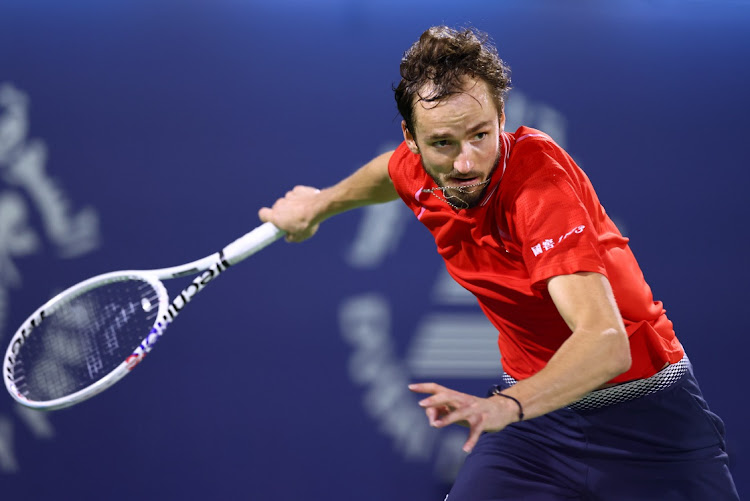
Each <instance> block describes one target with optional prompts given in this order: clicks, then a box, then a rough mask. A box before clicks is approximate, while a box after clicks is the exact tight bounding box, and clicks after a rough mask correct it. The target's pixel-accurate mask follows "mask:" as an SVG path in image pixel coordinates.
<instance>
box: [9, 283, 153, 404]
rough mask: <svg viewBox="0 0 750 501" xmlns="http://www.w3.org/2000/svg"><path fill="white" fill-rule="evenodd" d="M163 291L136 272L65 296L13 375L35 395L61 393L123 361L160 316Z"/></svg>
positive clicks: (40, 398)
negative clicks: (161, 293) (129, 277)
mask: <svg viewBox="0 0 750 501" xmlns="http://www.w3.org/2000/svg"><path fill="white" fill-rule="evenodd" d="M159 301H160V295H159V291H157V290H156V289H155V288H154V287H153V286H152V285H151V284H150V283H149V282H147V281H144V280H140V279H137V278H131V279H125V280H123V279H120V280H118V281H114V282H105V283H102V284H99V285H98V286H97V287H94V288H92V289H89V290H88V291H86V292H84V293H83V294H81V295H78V296H76V297H74V298H71V299H69V300H65V299H63V300H62V302H61V303H60V304H58V305H57V306H56V308H55V309H54V311H53V312H52V313H49V314H48V315H47V316H45V319H44V321H43V322H41V324H39V325H38V326H37V327H35V328H34V329H33V330H32V331H31V333H30V335H29V337H28V338H27V340H26V342H25V343H24V344H23V347H22V348H21V350H20V351H19V353H18V357H17V360H16V367H15V370H14V374H13V375H14V379H15V383H16V386H17V388H18V390H19V391H20V392H21V393H22V394H24V395H25V396H26V397H27V398H28V399H30V400H36V401H45V400H53V399H56V398H61V397H64V396H67V395H70V394H72V393H75V392H76V391H79V390H81V389H83V388H86V387H87V386H90V385H91V384H93V383H95V382H96V381H98V380H99V379H101V378H102V377H104V376H106V375H107V374H109V373H110V372H111V371H112V370H114V369H115V368H116V367H117V366H119V365H120V364H121V363H122V362H123V361H124V360H125V359H126V358H127V357H128V356H129V355H130V354H131V353H132V351H133V349H134V348H135V347H136V346H138V344H139V343H140V342H141V340H142V339H143V338H144V337H145V336H146V334H148V332H149V330H150V329H151V327H152V326H153V325H154V323H155V321H156V316H157V314H158V309H159V308H158V306H159Z"/></svg>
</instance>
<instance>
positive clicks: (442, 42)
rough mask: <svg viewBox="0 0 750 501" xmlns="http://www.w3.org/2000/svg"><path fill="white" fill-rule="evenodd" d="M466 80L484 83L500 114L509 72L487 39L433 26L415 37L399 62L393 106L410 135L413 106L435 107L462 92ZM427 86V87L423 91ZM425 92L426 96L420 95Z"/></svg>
mask: <svg viewBox="0 0 750 501" xmlns="http://www.w3.org/2000/svg"><path fill="white" fill-rule="evenodd" d="M466 76H469V77H472V78H479V79H481V80H484V81H485V82H486V83H487V84H488V85H489V87H490V89H491V92H492V97H493V98H494V101H495V105H496V106H497V110H498V113H500V114H502V113H503V108H504V105H505V94H506V93H507V92H508V90H510V68H509V67H508V66H507V65H506V64H505V63H504V62H503V60H502V59H500V57H499V56H498V54H497V49H496V48H495V46H494V45H493V44H492V43H491V42H490V39H489V35H487V34H486V33H484V32H481V31H478V30H476V29H473V28H466V29H464V30H462V31H457V30H454V29H452V28H449V27H447V26H433V27H432V28H430V29H428V30H427V31H425V32H424V33H422V36H420V37H419V40H417V41H416V42H415V43H414V45H412V46H411V47H410V48H409V50H407V51H406V52H405V53H404V57H403V58H402V59H401V82H400V83H399V84H398V87H395V88H394V89H393V90H394V93H395V97H396V106H397V107H398V111H399V113H400V114H401V116H402V117H403V119H404V121H405V122H406V127H407V128H408V129H409V131H410V132H411V133H412V134H413V133H414V106H415V105H416V104H417V102H419V101H423V102H428V103H435V104H436V105H437V103H438V102H440V101H441V100H442V99H445V98H446V97H448V96H450V95H452V94H456V93H459V92H462V90H463V82H462V79H463V78H464V77H466ZM427 84H431V85H429V87H425V86H426V85H427ZM426 88H428V89H429V94H427V95H422V94H421V93H420V92H422V91H424V90H425V89H426Z"/></svg>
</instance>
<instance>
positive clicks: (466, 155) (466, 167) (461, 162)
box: [453, 143, 474, 174]
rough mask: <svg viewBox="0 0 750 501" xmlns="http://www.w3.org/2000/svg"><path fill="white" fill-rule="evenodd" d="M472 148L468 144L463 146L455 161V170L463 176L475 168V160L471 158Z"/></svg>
mask: <svg viewBox="0 0 750 501" xmlns="http://www.w3.org/2000/svg"><path fill="white" fill-rule="evenodd" d="M470 148H471V147H470V146H469V145H468V144H466V143H463V144H462V145H461V151H460V152H459V154H458V156H457V157H456V159H455V160H454V161H453V168H454V169H455V170H456V171H457V172H460V173H461V174H466V173H467V172H471V170H472V169H473V168H474V159H473V158H472V157H471V152H470Z"/></svg>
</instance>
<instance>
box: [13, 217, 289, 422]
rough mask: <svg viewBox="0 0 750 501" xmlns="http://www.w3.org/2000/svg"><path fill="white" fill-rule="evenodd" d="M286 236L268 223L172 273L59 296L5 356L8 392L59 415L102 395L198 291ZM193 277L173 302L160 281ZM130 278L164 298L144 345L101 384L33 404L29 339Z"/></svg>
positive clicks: (126, 274)
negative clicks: (24, 371)
mask: <svg viewBox="0 0 750 501" xmlns="http://www.w3.org/2000/svg"><path fill="white" fill-rule="evenodd" d="M283 235H284V232H283V231H282V230H279V229H278V228H277V227H276V226H274V225H273V224H271V223H264V224H262V225H260V226H258V227H257V228H255V229H253V230H252V231H250V232H248V233H246V234H245V235H243V236H241V237H240V238H238V239H237V240H235V241H234V242H232V243H230V244H229V245H227V246H226V247H224V248H223V249H222V250H221V251H219V252H215V253H214V254H211V255H209V256H206V257H204V258H202V259H198V260H196V261H192V262H189V263H185V264H182V265H179V266H172V267H169V268H161V269H155V270H124V271H113V272H109V273H104V274H102V275H97V276H95V277H91V278H89V279H87V280H84V281H82V282H79V283H77V284H75V285H73V286H71V287H69V288H68V289H66V290H64V291H62V292H60V293H59V294H57V295H55V296H54V297H53V298H52V299H50V300H49V301H47V302H46V303H44V304H43V305H42V306H40V307H39V308H37V310H36V311H35V312H34V313H32V314H31V316H29V318H27V319H26V321H25V322H24V323H23V324H22V325H21V326H20V327H19V328H18V330H17V331H16V332H15V334H14V335H13V337H12V338H11V340H10V343H9V345H8V348H7V350H6V352H5V357H4V359H3V368H2V371H3V372H2V374H3V381H4V382H5V387H6V389H7V390H8V392H9V393H10V395H11V396H12V397H13V398H14V399H15V400H16V401H17V402H18V403H20V404H22V405H24V406H26V407H30V408H34V409H37V410H56V409H62V408H65V407H70V406H71V405H75V404H77V403H79V402H82V401H84V400H87V399H89V398H91V397H93V396H95V395H97V394H99V393H101V392H102V391H104V390H106V389H107V388H109V387H110V386H112V385H114V384H115V383H116V382H118V381H119V380H121V379H122V378H123V377H125V376H126V375H128V374H129V373H130V371H131V370H133V368H135V366H136V365H138V364H139V363H140V362H141V361H142V360H143V358H144V357H145V356H146V354H148V353H149V352H150V351H151V350H152V349H153V346H154V344H155V343H156V341H158V340H159V338H160V337H161V336H162V334H163V333H164V331H165V330H166V328H167V326H168V325H169V324H171V323H172V322H173V321H174V319H175V318H176V317H177V315H178V314H179V313H180V311H182V309H183V308H184V307H185V305H186V304H187V303H189V302H190V301H191V300H192V298H193V297H195V295H196V294H197V293H198V292H200V291H201V290H203V288H204V287H205V286H206V285H208V283H209V282H211V281H212V280H213V279H214V278H216V277H217V276H218V275H219V274H221V273H222V272H224V271H225V270H226V269H227V268H229V267H230V266H232V265H234V264H237V263H239V262H240V261H243V260H244V259H246V258H248V257H250V256H251V255H252V254H255V253H256V252H258V251H259V250H261V249H263V248H264V247H266V246H268V245H270V244H271V243H273V242H275V241H276V240H278V239H279V238H281V237H282V236H283ZM191 275H197V276H196V277H195V278H194V279H193V280H192V281H191V282H190V284H189V285H188V286H187V287H185V288H184V289H182V291H181V292H180V293H179V294H177V295H176V296H175V297H174V299H173V300H172V301H171V302H170V301H169V296H168V293H167V290H166V287H165V286H164V284H163V283H162V282H161V280H167V279H172V278H180V277H185V276H191ZM128 279H138V280H142V281H145V282H148V283H149V284H150V285H151V286H152V287H153V288H154V290H155V291H156V292H157V296H158V299H159V301H158V305H159V306H158V310H157V314H156V317H155V322H154V325H153V326H152V328H151V330H150V331H149V332H148V333H147V334H146V336H145V337H144V338H143V340H142V341H141V343H140V344H139V345H138V346H137V347H135V349H134V350H133V352H132V354H131V355H130V356H128V357H127V358H126V359H125V360H123V361H122V363H120V364H119V365H118V366H117V367H115V368H114V369H113V370H112V371H110V372H109V373H108V374H106V375H104V376H102V377H101V378H99V379H98V380H97V381H96V382H94V383H92V384H90V385H89V386H86V387H85V388H82V389H80V390H78V391H76V392H74V393H71V394H70V395H66V396H64V397H60V398H55V399H52V400H45V401H36V400H31V399H29V398H27V397H26V396H25V395H23V394H22V393H21V391H19V388H18V386H17V382H18V379H17V378H16V377H15V375H14V369H15V364H16V358H17V355H18V353H19V352H20V350H21V349H22V348H23V345H24V343H25V342H26V339H27V338H28V337H29V336H31V335H33V332H34V328H35V327H37V326H38V325H40V324H41V323H42V322H43V321H44V319H45V318H46V317H48V316H50V315H51V314H52V313H54V312H55V311H56V310H57V309H59V308H62V307H64V306H65V304H67V303H68V302H70V301H72V300H73V299H75V298H76V297H78V296H80V295H81V294H84V293H85V292H87V291H89V290H91V289H93V288H96V287H99V286H101V285H103V284H105V283H112V282H116V281H121V280H128Z"/></svg>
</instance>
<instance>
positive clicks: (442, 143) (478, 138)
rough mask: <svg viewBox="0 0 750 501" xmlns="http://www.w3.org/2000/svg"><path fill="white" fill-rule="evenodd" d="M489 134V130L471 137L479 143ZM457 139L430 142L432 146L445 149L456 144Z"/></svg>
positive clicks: (474, 141)
mask: <svg viewBox="0 0 750 501" xmlns="http://www.w3.org/2000/svg"><path fill="white" fill-rule="evenodd" d="M488 135H489V133H488V132H479V133H477V134H475V135H474V136H473V137H472V138H471V142H472V143H478V142H481V141H482V140H483V139H485V138H486V137H487V136H488ZM455 142H456V141H455V140H452V139H438V140H437V141H433V142H432V143H430V146H432V147H433V148H435V149H438V150H443V149H446V148H448V147H449V146H451V145H452V144H454V143H455Z"/></svg>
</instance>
